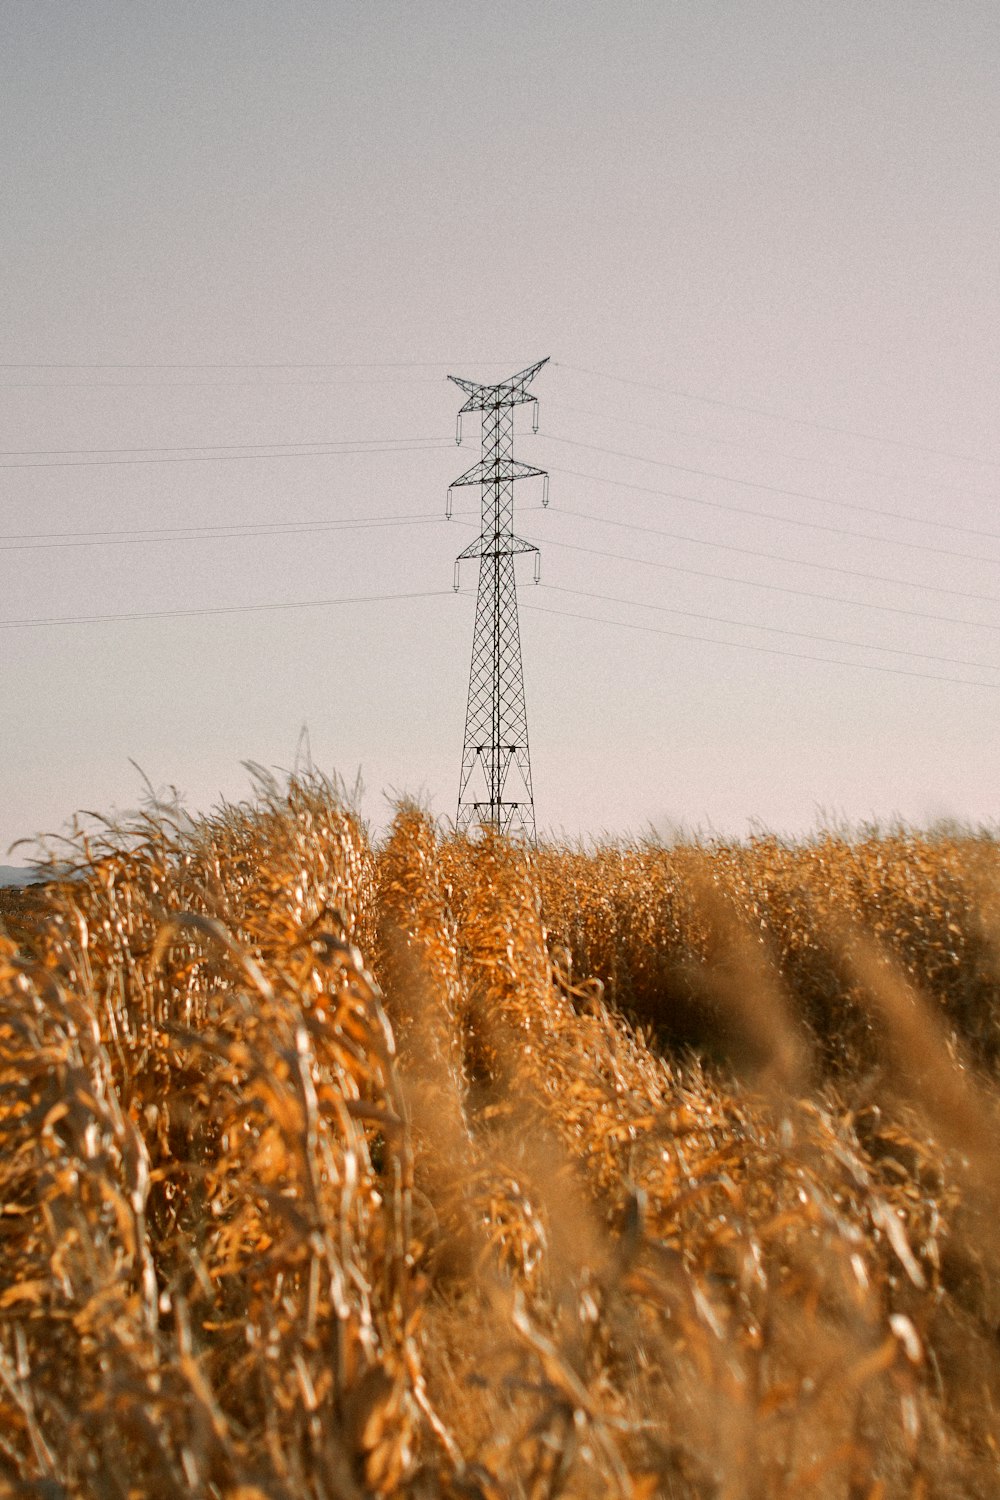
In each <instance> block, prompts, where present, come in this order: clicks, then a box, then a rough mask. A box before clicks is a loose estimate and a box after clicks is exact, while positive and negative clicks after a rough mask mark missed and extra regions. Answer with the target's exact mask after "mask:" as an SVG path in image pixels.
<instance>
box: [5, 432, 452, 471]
mask: <svg viewBox="0 0 1000 1500" xmlns="http://www.w3.org/2000/svg"><path fill="white" fill-rule="evenodd" d="M450 447H451V441H450V439H446V438H412V439H411V438H400V439H398V440H395V439H394V440H393V442H392V443H391V444H389V445H382V446H379V447H376V446H374V445H373V444H368V445H367V446H363V447H362V446H350V445H348V444H347V443H342V444H340V446H339V447H335V448H334V447H329V448H325V449H324V450H323V451H322V452H318V451H316V450H315V449H311V450H310V451H309V452H298V451H296V452H281V453H259V452H248V453H201V452H195V453H189V454H185V455H176V456H173V457H166V458H80V459H56V460H52V461H50V460H49V459H43V460H42V461H41V462H37V461H36V462H34V463H0V469H101V468H114V467H117V466H119V465H122V464H124V465H131V464H211V463H242V462H249V461H250V460H254V461H256V460H258V459H262V458H340V457H344V458H349V457H351V456H352V455H361V456H363V455H365V454H368V453H420V452H425V451H426V450H428V449H435V448H450Z"/></svg>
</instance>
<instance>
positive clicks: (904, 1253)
mask: <svg viewBox="0 0 1000 1500" xmlns="http://www.w3.org/2000/svg"><path fill="white" fill-rule="evenodd" d="M59 858H60V862H61V864H62V865H65V864H66V863H67V855H66V850H65V849H62V850H60V851H59ZM69 862H70V863H71V864H72V865H73V867H74V868H73V871H72V878H68V876H67V874H66V873H65V872H64V873H63V874H62V875H61V876H60V878H59V879H58V880H53V881H52V883H51V884H50V885H49V886H48V887H47V890H46V892H45V894H44V896H42V897H40V898H34V899H29V900H27V901H17V900H15V901H13V902H11V903H10V907H9V909H8V910H7V911H6V913H5V915H4V921H5V923H6V926H5V929H4V931H5V934H6V935H0V1081H2V1093H0V1123H2V1131H3V1134H2V1140H0V1183H2V1193H0V1199H2V1201H0V1208H2V1213H0V1235H2V1240H0V1494H3V1495H10V1496H36V1497H45V1500H56V1497H60V1496H101V1497H104V1496H108V1497H114V1500H132V1497H142V1496H156V1497H160V1496H164V1497H172V1496H188V1495H195V1496H205V1497H228V1500H262V1497H269V1500H292V1497H295V1500H298V1497H307V1496H308V1497H312V1500H325V1497H331V1500H332V1497H337V1500H341V1497H352V1496H369V1495H376V1496H414V1497H421V1496H426V1497H434V1496H454V1497H459V1496H462V1497H467V1500H474V1497H481V1500H484V1497H507V1496H513V1497H521V1496H524V1497H532V1500H541V1497H546V1496H567V1497H568V1496H574V1497H576V1496H579V1497H589V1496H594V1497H598V1496H601V1497H603V1496H621V1497H630V1496H631V1497H637V1500H638V1497H643V1496H657V1495H663V1496H673V1497H678V1500H680V1497H685V1500H686V1497H704V1500H708V1497H717V1500H770V1497H780V1496H787V1497H789V1500H791V1497H793V1496H794V1497H795V1500H800V1497H816V1500H820V1497H829V1500H890V1497H904V1496H905V1497H914V1500H916V1497H925V1500H930V1497H942V1500H944V1497H955V1500H959V1497H962V1500H967V1497H971V1496H992V1495H995V1494H996V1493H997V1492H998V1490H1000V1447H998V1442H1000V1424H998V1420H997V1402H998V1399H1000V1296H998V1293H997V1290H996V1288H997V1285H998V1281H997V1266H996V1263H995V1261H996V1254H997V1252H996V1249H995V1243H996V1236H995V1233H994V1227H993V1226H994V1223H995V1220H996V1214H997V1210H998V1207H1000V1204H998V1202H997V1198H998V1195H1000V1167H998V1162H1000V1155H998V1141H1000V1118H998V1110H997V1097H998V1095H997V1087H996V1082H997V1057H998V1043H1000V1032H998V1026H1000V1003H998V985H1000V946H998V945H1000V858H998V849H997V846H996V845H995V844H994V843H993V842H992V841H991V840H989V839H986V838H974V837H971V836H965V835H954V836H946V835H940V836H934V837H930V836H928V837H918V836H915V835H912V834H906V833H898V834H894V835H886V836H877V835H874V834H873V835H872V836H870V837H866V838H854V839H849V838H847V837H837V836H833V835H830V836H826V837H823V838H817V839H816V840H814V841H812V842H809V843H807V844H803V845H801V846H798V847H790V846H787V845H785V844H782V843H780V842H778V841H775V840H768V839H757V840H753V841H751V842H750V843H748V844H744V845H739V846H730V845H723V844H718V845H710V846H704V847H698V846H694V845H691V846H678V847H672V848H666V847H658V846H655V845H652V844H650V845H641V844H640V845H630V846H622V847H620V848H619V847H610V846H609V847H600V848H596V849H593V850H590V851H583V850H577V849H567V848H554V847H546V848H542V849H540V850H539V851H537V852H531V853H527V852H525V851H523V850H518V849H516V848H513V847H511V846H509V845H506V844H504V843H502V842H496V841H488V840H487V841H485V842H480V843H475V844H473V843H469V842H466V841H464V840H456V839H454V838H451V837H446V836H442V835H441V833H440V832H439V831H438V830H436V829H435V828H434V826H433V825H432V824H431V822H430V821H429V820H428V819H427V817H426V816H425V815H424V814H423V813H422V812H421V811H420V810H419V809H417V808H415V807H413V806H408V805H403V806H401V807H400V808H399V809H398V811H397V815H396V820H395V823H394V826H393V828H392V831H391V833H390V835H389V836H388V837H387V838H386V839H385V840H384V842H383V843H382V844H381V845H380V846H379V847H377V848H375V849H373V848H372V847H371V846H370V844H369V842H368V840H367V838H366V835H365V831H364V829H363V828H362V826H361V825H360V823H359V821H358V819H357V818H356V816H355V815H354V814H353V813H352V812H351V811H350V809H349V808H348V807H347V806H345V804H344V802H343V801H342V799H341V798H340V796H339V795H338V793H337V791H336V789H335V787H333V786H332V785H330V784H329V783H327V782H326V781H324V780H323V779H322V778H321V777H319V776H316V775H310V776H306V777H300V778H297V779H293V780H292V781H290V782H289V783H288V784H281V785H279V784H277V783H275V782H274V781H269V780H267V779H266V778H261V779H259V781H258V784H257V788H256V795H255V797H254V800H253V801H252V802H251V803H248V804H246V805H240V806H229V807H223V808H221V809H220V810H218V811H217V812H215V813H214V814H212V815H211V816H208V817H206V818H203V819H201V820H200V821H197V822H194V823H189V822H183V821H175V820H172V819H171V818H170V817H169V816H168V815H166V814H164V813H162V812H161V813H157V814H154V813H151V814H150V815H149V816H148V817H147V818H145V819H142V820H139V821H138V822H136V823H135V824H134V825H133V826H131V827H130V828H127V829H123V830H109V831H107V832H106V834H104V835H103V836H102V837H101V838H100V839H96V840H95V839H93V838H91V839H88V838H85V837H84V836H83V835H81V836H80V837H79V838H78V839H76V840H75V842H73V843H72V845H71V846H70V850H69Z"/></svg>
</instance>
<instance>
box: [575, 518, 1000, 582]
mask: <svg viewBox="0 0 1000 1500" xmlns="http://www.w3.org/2000/svg"><path fill="white" fill-rule="evenodd" d="M548 509H549V510H550V511H555V512H556V513H557V514H559V515H563V516H576V517H578V518H579V519H580V520H584V521H596V522H597V523H598V524H599V525H601V526H617V527H620V528H622V529H623V530H625V531H642V532H645V533H646V534H647V535H649V536H662V537H666V538H667V539H668V540H669V541H672V542H692V543H694V545H695V546H696V547H711V548H713V549H718V550H721V551H723V552H739V553H740V554H741V555H742V556H744V557H762V558H765V559H766V560H767V561H768V562H777V563H785V564H787V565H788V566H789V567H794V568H818V569H819V570H820V571H821V572H824V573H841V574H843V575H844V577H847V578H864V579H867V580H868V581H869V582H871V583H891V584H894V585H898V586H900V587H901V588H907V589H926V590H927V591H928V592H930V593H932V594H953V595H954V596H955V597H956V598H959V599H975V600H978V601H979V602H980V603H983V604H1000V596H998V595H996V594H974V593H970V592H969V591H968V590H966V589H949V588H945V586H944V585H943V584H940V583H917V582H915V581H914V580H913V579H912V578H890V577H889V576H888V575H887V574H884V573H864V572H862V571H861V570H860V569H858V568H841V567H838V566H837V565H836V564H835V563H819V562H807V561H806V559H805V558H799V557H783V556H782V555H781V553H780V552H761V551H759V550H758V549H757V548H754V547H739V546H737V545H736V543H735V542H710V541H705V540H704V539H703V538H702V537H697V536H687V535H686V534H685V533H684V532H682V531H663V530H661V529H660V527H658V526H640V525H638V524H637V523H636V522H634V521H615V520H612V518H611V517H610V516H595V515H593V514H592V513H591V512H590V511H585V510H572V509H570V508H569V507H568V506H565V505H549V507H548Z"/></svg>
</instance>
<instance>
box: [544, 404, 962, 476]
mask: <svg viewBox="0 0 1000 1500" xmlns="http://www.w3.org/2000/svg"><path fill="white" fill-rule="evenodd" d="M545 404H546V407H553V406H554V407H555V408H556V410H557V411H567V412H571V413H573V414H574V415H576V416H579V417H599V418H601V419H602V420H604V421H605V422H625V423H627V425H628V426H629V427H642V428H644V429H645V430H646V431H647V432H659V433H663V434H665V435H666V436H668V437H680V438H692V439H694V441H695V442H698V443H707V444H709V446H711V447H718V448H736V449H737V450H739V451H741V452H751V453H765V454H767V455H768V456H769V457H772V458H780V459H784V460H785V461H786V462H788V463H796V464H822V465H823V467H824V468H828V469H836V470H837V471H838V472H839V473H844V474H863V475H864V476H865V477H866V478H867V479H881V480H883V481H887V482H888V483H890V484H914V483H917V484H929V485H931V486H932V487H933V488H934V489H935V490H944V491H947V492H948V493H950V494H953V495H966V496H968V497H969V498H971V499H974V500H982V499H984V498H986V497H985V496H984V495H983V492H982V490H970V489H967V488H965V487H964V486H962V485H956V484H948V483H947V482H944V481H941V480H938V479H932V478H930V477H929V476H922V475H919V474H918V475H913V474H906V475H901V474H887V473H886V471H885V470H884V469H869V468H867V467H865V466H864V465H862V464H849V463H844V462H843V461H842V460H840V459H836V458H826V457H824V456H823V455H822V454H812V455H811V456H807V455H806V454H804V453H788V452H786V451H785V450H784V449H782V448H772V447H770V446H769V445H768V444H766V443H755V442H747V441H746V439H744V438H726V437H720V436H718V434H716V433H710V432H700V431H698V429H697V428H691V427H665V426H664V425H663V423H662V422H643V421H642V420H641V419H640V418H638V417H626V416H623V415H622V413H620V412H613V413H611V414H609V413H608V412H606V411H604V412H600V411H594V410H592V409H591V408H589V407H584V406H570V405H568V404H567V402H565V401H554V400H553V399H552V397H551V396H548V397H546V403H545Z"/></svg>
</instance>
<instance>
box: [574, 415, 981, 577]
mask: <svg viewBox="0 0 1000 1500" xmlns="http://www.w3.org/2000/svg"><path fill="white" fill-rule="evenodd" d="M545 436H546V437H547V438H548V439H549V441H550V442H554V443H565V444H566V445H567V446H568V447H570V448H586V449H587V450H588V451H589V452H591V453H603V454H605V455H606V456H607V457H608V458H631V459H634V460H635V461H636V463H641V464H654V465H655V466H656V467H657V468H660V469H675V470H676V471H677V473H679V474H696V475H697V476H698V477H699V478H700V479H721V480H723V481H724V482H725V483H726V484H738V485H742V486H743V488H745V489H751V490H767V492H768V493H769V494H772V495H788V496H790V497H791V498H792V499H795V500H814V501H818V502H819V504H821V505H835V506H838V507H839V508H840V509H841V510H854V511H857V512H859V514H862V515H869V516H880V517H881V518H882V519H884V520H887V521H903V522H904V523H907V524H911V525H917V526H931V527H933V528H934V529H935V530H937V531H958V532H961V533H962V534H963V535H965V536H978V537H989V538H990V539H991V540H993V541H1000V532H998V531H980V530H978V529H977V528H976V527H974V526H958V525H956V524H954V523H953V522H951V521H928V520H925V519H924V517H923V516H910V515H905V514H903V513H901V512H900V511H893V510H881V509H880V508H879V507H878V506H875V505H861V504H858V503H857V502H856V501H853V500H831V499H830V498H829V496H827V495H814V494H811V493H810V492H809V491H808V490H793V489H787V488H786V487H785V486H784V485H779V484H766V483H765V482H764V481H763V480H759V479H741V478H740V476H739V475H738V474H720V473H718V471H717V470H714V469H694V468H691V467H690V466H688V465H686V464H675V463H672V462H671V461H670V460H669V459H666V458H647V457H646V456H645V455H643V454H642V453H622V452H621V451H620V450H619V449H617V448H602V447H600V446H599V445H598V444H597V443H583V442H580V441H579V440H578V439H577V438H564V437H557V436H556V434H555V433H552V432H546V433H545ZM747 514H749V512H747ZM768 519H770V520H775V521H781V520H784V519H786V518H785V517H783V516H771V517H769V518H768ZM800 524H806V523H804V522H803V523H800ZM809 524H815V523H809ZM857 534H858V533H854V535H857ZM872 540H874V541H879V542H891V543H893V545H895V546H897V547H919V548H920V549H921V550H922V551H926V550H927V547H926V544H921V543H919V542H904V541H901V540H899V539H898V538H896V537H875V538H872ZM931 550H933V551H940V549H939V548H932V549H931ZM956 555H957V556H965V555H966V554H965V553H958V554H956Z"/></svg>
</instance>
